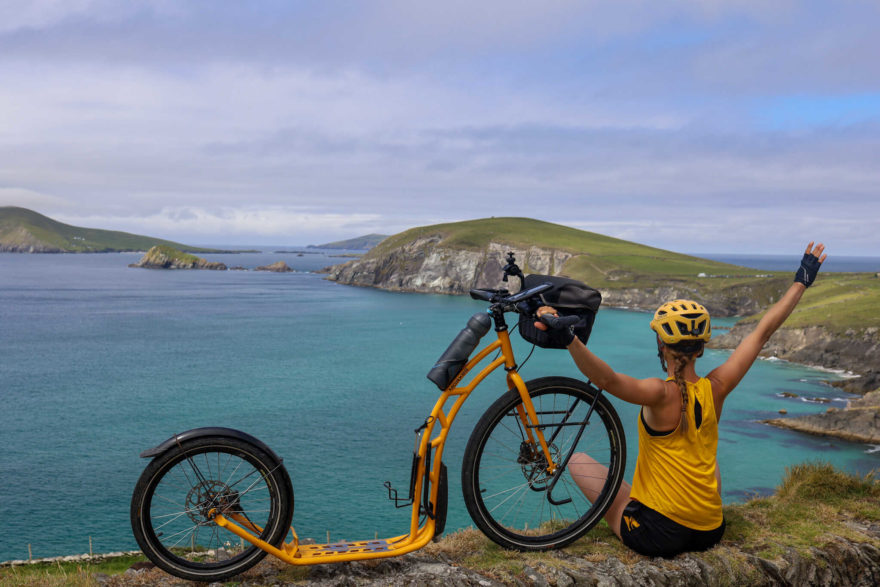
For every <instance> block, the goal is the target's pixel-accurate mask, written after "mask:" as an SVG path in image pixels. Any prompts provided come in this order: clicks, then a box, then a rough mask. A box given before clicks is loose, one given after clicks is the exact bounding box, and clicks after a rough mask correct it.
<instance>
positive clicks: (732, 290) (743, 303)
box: [600, 280, 766, 317]
mask: <svg viewBox="0 0 880 587" xmlns="http://www.w3.org/2000/svg"><path fill="white" fill-rule="evenodd" d="M600 289H601V291H602V303H603V304H604V305H606V306H612V307H616V308H627V309H631V310H642V311H645V312H653V311H654V310H656V309H657V307H658V306H659V305H661V304H663V303H665V302H668V301H669V300H674V299H676V298H686V299H698V300H700V303H702V304H703V305H704V306H706V309H708V310H709V313H710V314H711V315H712V316H718V317H728V316H748V315H751V314H755V313H757V312H760V311H761V310H763V309H764V307H765V306H766V304H765V303H764V302H765V300H764V296H763V294H756V292H755V291H753V287H752V286H751V285H737V286H733V287H728V288H726V289H724V290H723V291H712V290H708V289H698V288H697V287H695V286H694V285H693V284H692V283H676V282H675V281H674V280H667V281H666V283H665V284H664V285H662V286H649V287H640V288H620V289H612V288H600Z"/></svg>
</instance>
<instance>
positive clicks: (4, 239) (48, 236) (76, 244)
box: [0, 206, 221, 253]
mask: <svg viewBox="0 0 880 587" xmlns="http://www.w3.org/2000/svg"><path fill="white" fill-rule="evenodd" d="M30 244H42V245H43V246H45V247H47V248H50V249H55V250H57V251H60V252H69V253H107V252H117V251H146V250H147V249H149V248H150V247H152V246H154V245H159V244H162V245H168V246H171V247H173V248H175V249H180V250H185V251H190V252H194V253H218V252H221V251H219V250H216V249H206V248H202V247H191V246H188V245H183V244H180V243H175V242H171V241H166V240H163V239H157V238H152V237H148V236H141V235H137V234H130V233H127V232H120V231H115V230H100V229H97V228H80V227H78V226H71V225H69V224H63V223H61V222H57V221H55V220H52V219H51V218H48V217H46V216H43V215H42V214H38V213H36V212H34V211H32V210H27V209H25V208H17V207H14V206H5V207H0V245H5V246H14V245H19V246H20V245H30Z"/></svg>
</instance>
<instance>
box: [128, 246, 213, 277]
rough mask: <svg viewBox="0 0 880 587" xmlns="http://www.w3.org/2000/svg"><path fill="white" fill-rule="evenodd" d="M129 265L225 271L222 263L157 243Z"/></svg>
mask: <svg viewBox="0 0 880 587" xmlns="http://www.w3.org/2000/svg"><path fill="white" fill-rule="evenodd" d="M129 267H142V268H144V269H213V270H219V271H225V270H226V265H225V264H223V263H218V262H212V261H206V260H204V259H202V258H201V257H196V256H195V255H190V254H188V253H183V252H181V251H178V250H177V249H173V248H171V247H168V246H163V245H158V246H155V247H153V248H151V249H150V250H149V251H147V253H146V254H145V255H144V256H143V257H141V260H140V261H138V262H137V263H132V264H131V265H129Z"/></svg>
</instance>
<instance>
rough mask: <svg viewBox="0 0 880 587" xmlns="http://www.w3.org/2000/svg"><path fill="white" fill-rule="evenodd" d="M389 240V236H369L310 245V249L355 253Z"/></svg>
mask: <svg viewBox="0 0 880 587" xmlns="http://www.w3.org/2000/svg"><path fill="white" fill-rule="evenodd" d="M386 238H388V235H387V234H367V235H364V236H359V237H356V238H350V239H348V240H343V241H334V242H332V243H324V244H323V245H309V246H308V248H310V249H347V250H354V251H366V250H369V249H372V248H373V247H375V246H376V245H378V244H379V243H380V242H382V241H383V240H385V239H386Z"/></svg>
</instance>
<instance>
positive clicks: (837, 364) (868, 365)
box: [710, 322, 880, 393]
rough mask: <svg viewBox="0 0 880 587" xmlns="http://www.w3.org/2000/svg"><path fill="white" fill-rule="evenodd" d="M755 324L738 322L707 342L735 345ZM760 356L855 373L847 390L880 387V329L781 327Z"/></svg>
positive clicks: (715, 345) (865, 389) (729, 346)
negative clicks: (842, 329) (839, 329)
mask: <svg viewBox="0 0 880 587" xmlns="http://www.w3.org/2000/svg"><path fill="white" fill-rule="evenodd" d="M754 326H755V324H754V323H753V322H752V323H749V324H737V325H736V326H734V327H733V328H732V329H731V330H730V331H729V332H727V333H725V334H723V335H721V336H718V337H716V338H714V339H713V340H712V342H711V343H710V346H711V347H715V348H734V347H736V345H738V344H739V342H740V341H741V340H742V339H743V338H744V337H745V336H746V335H747V334H748V333H749V332H751V331H752V329H753V328H754ZM761 355H762V356H767V357H778V358H780V359H785V360H787V361H792V362H795V363H802V364H805V365H816V366H821V367H824V368H827V369H839V370H842V371H851V372H853V373H857V374H859V375H860V377H858V378H855V379H850V380H848V381H847V384H848V390H850V391H854V392H861V393H865V392H867V391H873V390H874V389H877V388H878V387H880V329H878V328H866V329H864V330H861V331H856V330H848V331H847V332H845V333H844V334H843V335H839V334H834V333H832V332H831V331H829V330H828V329H826V328H824V327H822V326H811V327H808V328H786V327H785V326H784V325H783V327H782V328H780V329H779V330H777V331H776V333H775V334H774V335H773V336H772V337H770V341H769V342H768V343H767V344H766V345H765V346H764V350H763V351H762V352H761Z"/></svg>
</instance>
